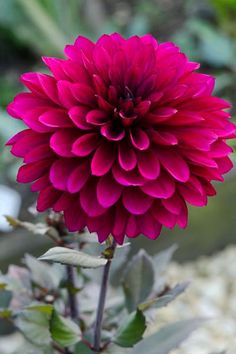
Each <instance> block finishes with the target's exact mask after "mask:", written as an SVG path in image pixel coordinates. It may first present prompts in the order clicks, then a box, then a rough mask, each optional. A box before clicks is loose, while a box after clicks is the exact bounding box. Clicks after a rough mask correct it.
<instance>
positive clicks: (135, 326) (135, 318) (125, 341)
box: [112, 310, 146, 348]
mask: <svg viewBox="0 0 236 354" xmlns="http://www.w3.org/2000/svg"><path fill="white" fill-rule="evenodd" d="M145 329H146V320H145V316H144V315H143V313H142V311H140V310H137V311H135V312H132V313H131V314H129V315H128V317H127V318H125V320H124V322H123V323H122V324H121V325H120V327H119V328H118V330H117V333H116V335H115V337H114V338H113V340H112V341H113V342H114V343H116V344H118V345H119V346H121V347H125V348H126V347H133V346H134V345H135V344H136V343H138V342H139V341H140V340H141V339H142V336H143V333H144V331H145Z"/></svg>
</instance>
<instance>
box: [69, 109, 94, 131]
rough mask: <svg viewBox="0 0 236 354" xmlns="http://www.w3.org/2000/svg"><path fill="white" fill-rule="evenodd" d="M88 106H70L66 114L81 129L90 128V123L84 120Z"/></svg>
mask: <svg viewBox="0 0 236 354" xmlns="http://www.w3.org/2000/svg"><path fill="white" fill-rule="evenodd" d="M88 110H89V108H87V107H84V106H75V107H72V108H71V109H70V110H69V112H68V114H69V117H70V118H71V120H72V121H73V123H74V124H75V125H76V126H77V127H78V128H80V129H82V130H90V129H91V124H88V123H87V122H86V119H85V117H86V114H87V113H88Z"/></svg>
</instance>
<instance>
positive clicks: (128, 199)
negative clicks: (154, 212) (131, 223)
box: [122, 187, 153, 215]
mask: <svg viewBox="0 0 236 354" xmlns="http://www.w3.org/2000/svg"><path fill="white" fill-rule="evenodd" d="M122 201H123V204H124V207H125V208H126V209H127V210H128V211H129V212H130V213H131V214H135V215H139V214H143V213H145V212H146V211H147V210H148V209H149V208H150V206H151V204H152V201H153V198H151V197H149V196H148V195H146V194H145V193H143V192H142V191H141V190H140V189H139V188H131V187H130V188H125V189H124V191H123V198H122Z"/></svg>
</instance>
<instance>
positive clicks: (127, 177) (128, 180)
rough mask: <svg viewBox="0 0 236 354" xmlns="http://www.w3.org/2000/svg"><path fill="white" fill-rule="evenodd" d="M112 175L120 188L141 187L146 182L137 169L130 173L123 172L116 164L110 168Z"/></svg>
mask: <svg viewBox="0 0 236 354" xmlns="http://www.w3.org/2000/svg"><path fill="white" fill-rule="evenodd" d="M112 174H113V177H114V178H115V180H116V181H117V182H118V183H119V184H121V185H122V186H143V185H144V184H145V182H146V179H145V178H144V177H143V176H141V175H140V173H139V171H138V169H137V168H135V169H134V170H132V171H125V170H123V169H122V168H121V167H120V166H119V165H118V164H115V165H114V166H113V168H112Z"/></svg>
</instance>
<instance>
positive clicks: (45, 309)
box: [26, 303, 53, 315]
mask: <svg viewBox="0 0 236 354" xmlns="http://www.w3.org/2000/svg"><path fill="white" fill-rule="evenodd" d="M26 309H27V310H28V311H38V312H42V313H47V314H48V315H51V314H52V311H53V306H52V305H50V304H48V305H46V304H43V303H38V304H32V305H30V306H28V307H27V308H26Z"/></svg>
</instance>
